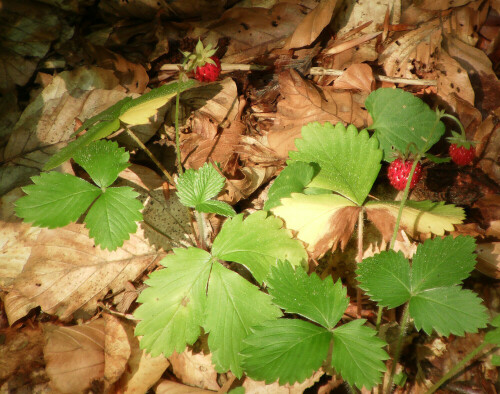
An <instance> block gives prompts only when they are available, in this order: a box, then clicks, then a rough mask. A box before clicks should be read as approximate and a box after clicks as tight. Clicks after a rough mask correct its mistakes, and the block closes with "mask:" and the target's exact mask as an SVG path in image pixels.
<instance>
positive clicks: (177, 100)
mask: <svg viewBox="0 0 500 394" xmlns="http://www.w3.org/2000/svg"><path fill="white" fill-rule="evenodd" d="M180 95H181V92H180V88H177V95H176V96H175V153H176V155H177V171H178V172H179V175H180V174H182V160H181V143H180V136H179V133H180V132H179V105H180V98H179V97H180Z"/></svg>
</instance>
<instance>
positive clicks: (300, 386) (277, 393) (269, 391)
mask: <svg viewBox="0 0 500 394" xmlns="http://www.w3.org/2000/svg"><path fill="white" fill-rule="evenodd" d="M324 374H325V373H324V372H323V371H321V370H319V371H316V372H314V373H313V375H312V376H311V377H310V378H308V379H306V380H304V381H303V382H301V383H298V382H297V383H294V384H292V385H290V384H289V383H287V384H285V385H282V386H281V385H280V384H279V383H278V382H274V383H271V384H266V383H265V382H259V381H256V380H253V379H250V378H249V377H246V378H245V381H244V382H243V387H244V388H245V394H263V393H266V394H301V393H303V392H304V391H305V389H307V388H308V387H311V386H313V385H314V383H316V382H317V381H319V379H320V378H321V376H323V375H324Z"/></svg>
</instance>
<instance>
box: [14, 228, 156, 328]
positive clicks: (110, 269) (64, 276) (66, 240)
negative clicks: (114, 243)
mask: <svg viewBox="0 0 500 394" xmlns="http://www.w3.org/2000/svg"><path fill="white" fill-rule="evenodd" d="M158 258H159V253H158V252H156V251H155V250H154V248H152V247H151V246H150V245H149V244H148V243H147V241H145V239H144V238H143V233H142V231H141V230H138V231H137V233H136V234H132V235H131V236H130V239H129V240H127V241H125V242H124V244H123V246H122V247H121V248H118V249H117V250H116V251H114V252H109V251H107V250H102V249H100V248H98V247H97V248H96V247H95V246H94V241H93V240H92V239H91V238H89V237H88V231H87V230H86V229H85V228H84V226H83V225H81V224H70V225H68V226H66V227H62V228H58V229H53V230H50V229H43V230H42V231H41V232H40V234H39V235H38V237H37V238H36V240H35V241H34V242H33V244H32V245H31V255H30V257H29V259H28V261H27V262H26V264H25V266H24V269H23V272H22V273H21V274H20V275H18V276H17V277H16V279H15V281H14V283H13V285H12V289H13V292H14V293H15V294H18V295H20V296H23V297H25V300H26V303H30V304H33V303H34V304H35V305H40V307H41V308H42V310H43V311H44V312H46V313H49V314H56V315H58V316H59V317H60V318H61V320H66V319H68V318H70V317H71V315H72V314H73V313H74V312H75V311H77V310H82V311H84V312H87V313H90V314H92V313H94V312H95V309H96V307H97V302H98V300H100V299H101V298H102V297H103V296H104V295H105V294H106V293H107V292H108V291H110V290H111V291H112V292H118V291H121V290H122V289H123V287H124V284H125V283H127V281H133V280H135V279H136V278H137V277H138V276H139V275H140V274H141V273H142V272H143V271H144V270H145V269H146V268H147V267H149V266H150V265H152V264H155V262H156V261H157V259H158ZM13 306H14V305H12V306H11V305H10V304H9V305H6V313H7V317H8V318H9V321H10V322H11V323H12V322H13V321H15V320H17V319H15V318H19V316H18V311H17V310H16V309H13ZM14 317H15V318H14Z"/></svg>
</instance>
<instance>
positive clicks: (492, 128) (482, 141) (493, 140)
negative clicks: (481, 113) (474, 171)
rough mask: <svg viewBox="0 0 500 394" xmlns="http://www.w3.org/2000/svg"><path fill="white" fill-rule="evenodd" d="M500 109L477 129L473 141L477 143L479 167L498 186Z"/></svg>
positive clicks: (499, 170)
mask: <svg viewBox="0 0 500 394" xmlns="http://www.w3.org/2000/svg"><path fill="white" fill-rule="evenodd" d="M499 119H500V107H499V108H497V109H496V110H495V111H494V112H493V114H491V115H490V116H488V117H487V118H486V119H485V120H484V121H483V123H481V125H480V126H479V127H478V129H477V131H476V133H475V135H474V141H478V142H479V143H478V145H477V147H476V156H477V157H479V166H480V167H481V169H482V170H483V171H484V173H485V174H487V175H488V176H489V177H490V178H491V179H493V180H494V181H495V182H496V183H497V184H500V133H499V129H500V122H499Z"/></svg>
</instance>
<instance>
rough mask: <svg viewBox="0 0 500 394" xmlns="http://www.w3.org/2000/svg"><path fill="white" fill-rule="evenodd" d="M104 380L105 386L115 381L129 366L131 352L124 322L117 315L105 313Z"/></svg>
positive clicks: (107, 386)
mask: <svg viewBox="0 0 500 394" xmlns="http://www.w3.org/2000/svg"><path fill="white" fill-rule="evenodd" d="M103 317H104V321H105V323H106V325H105V328H104V334H105V336H104V381H105V388H109V387H110V386H111V385H112V384H113V383H115V382H116V381H117V380H118V379H120V377H121V376H122V374H123V373H124V372H125V369H126V367H127V363H128V359H129V357H130V354H131V348H130V343H129V340H128V335H127V331H126V329H125V326H124V324H123V323H122V322H121V321H120V320H119V319H118V318H116V317H114V316H112V315H109V314H104V316H103Z"/></svg>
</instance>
